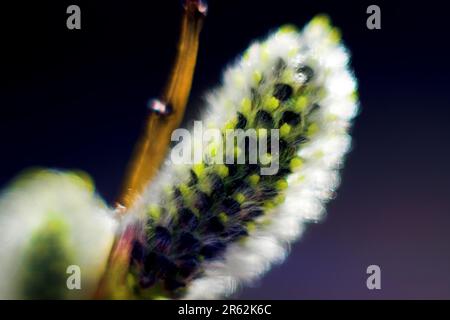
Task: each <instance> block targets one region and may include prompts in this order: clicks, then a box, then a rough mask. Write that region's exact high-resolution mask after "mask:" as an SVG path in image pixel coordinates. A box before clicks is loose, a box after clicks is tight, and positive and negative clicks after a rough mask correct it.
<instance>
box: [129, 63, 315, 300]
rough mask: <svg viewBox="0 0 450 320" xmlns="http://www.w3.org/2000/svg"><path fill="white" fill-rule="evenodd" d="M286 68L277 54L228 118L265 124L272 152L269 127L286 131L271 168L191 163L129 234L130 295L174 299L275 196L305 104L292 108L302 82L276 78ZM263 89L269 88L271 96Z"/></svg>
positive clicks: (300, 130) (301, 129)
mask: <svg viewBox="0 0 450 320" xmlns="http://www.w3.org/2000/svg"><path fill="white" fill-rule="evenodd" d="M285 69H286V62H285V61H284V60H282V59H279V60H278V61H277V62H276V63H275V65H274V67H273V68H272V69H271V70H272V71H271V72H272V74H271V75H264V77H263V78H264V79H265V80H263V81H261V82H260V83H259V84H256V85H255V86H254V87H253V88H252V89H251V95H250V102H251V108H250V110H247V111H246V112H238V113H237V114H236V121H235V122H234V128H235V129H246V128H253V129H257V130H258V129H268V131H266V132H267V136H266V137H264V138H268V144H269V149H268V153H269V155H272V156H274V155H273V154H271V152H272V150H271V148H270V129H280V132H283V129H284V131H285V132H288V134H284V135H282V136H281V137H280V139H279V153H278V155H277V156H278V159H279V160H278V161H279V162H278V165H279V170H278V172H277V173H276V174H274V175H261V174H260V169H261V167H262V164H261V163H259V162H258V163H256V164H250V163H248V159H249V158H248V157H246V163H245V164H237V161H234V163H232V164H227V163H225V162H224V163H225V164H204V165H202V166H200V168H198V167H195V166H194V167H193V168H192V169H191V170H190V173H189V175H188V178H187V179H186V181H185V183H183V184H180V185H177V186H175V187H174V188H172V190H171V191H170V192H168V193H166V194H164V195H163V201H161V203H164V204H166V205H164V206H161V207H156V208H152V209H151V210H150V209H149V218H148V221H147V228H145V230H146V231H143V234H142V236H141V237H140V238H139V239H136V241H135V243H134V245H133V248H132V256H131V261H130V267H131V270H132V273H133V274H134V275H135V276H136V278H137V279H138V280H137V281H136V283H137V285H135V287H134V289H135V291H136V293H137V294H140V295H143V296H145V297H157V296H159V295H162V296H166V297H167V296H168V297H172V298H176V297H179V296H180V295H182V294H183V292H184V288H185V287H186V285H187V284H188V283H189V282H190V281H192V280H193V279H195V278H196V277H198V276H200V275H201V274H202V271H203V268H202V266H203V264H204V263H205V262H208V261H213V260H214V259H221V258H222V256H223V253H224V252H225V249H226V248H227V246H228V245H229V244H230V243H232V242H235V241H245V238H246V237H247V236H248V235H249V233H251V230H252V228H253V226H254V225H255V222H256V223H257V222H258V221H259V220H258V219H262V218H264V214H265V212H266V211H267V210H268V209H269V208H271V207H273V206H275V205H277V204H278V203H280V201H282V197H283V190H284V188H285V187H286V185H287V182H286V177H287V176H288V175H289V174H290V173H291V172H292V161H293V159H294V158H295V157H296V153H297V151H298V149H299V146H300V144H301V143H303V142H304V141H305V140H306V133H305V132H306V126H307V124H305V119H304V114H303V111H302V110H306V108H305V109H301V110H299V109H298V108H297V109H296V108H295V107H294V106H295V104H296V101H297V100H298V99H299V98H300V97H301V96H302V95H304V94H305V92H307V90H308V88H307V85H306V84H305V83H303V84H301V87H299V86H297V87H296V86H295V84H293V83H285V82H281V81H279V79H280V78H281V76H282V74H283V72H284V71H285ZM296 72H299V73H301V74H302V75H303V77H304V79H306V80H307V81H306V82H307V83H309V82H310V81H311V80H312V78H313V77H314V71H313V69H312V68H311V67H309V66H306V65H302V66H300V67H299V68H298V69H297V70H296ZM267 79H273V80H267ZM268 88H271V89H270V90H268ZM263 92H270V93H271V94H270V97H267V96H264V95H263ZM268 99H272V100H271V101H270V102H271V103H272V105H273V103H274V101H273V99H276V107H275V108H267V107H266V104H267V101H268ZM286 126H287V127H286ZM223 135H225V133H223ZM256 139H257V140H258V139H260V137H259V136H257V137H256ZM250 142H251V141H250V138H246V139H244V141H241V142H236V146H238V147H240V148H241V149H243V150H246V151H248V148H244V147H248V146H249V145H250ZM256 142H258V141H256ZM224 150H225V147H224ZM246 155H247V154H246ZM235 160H236V159H235ZM150 211H151V212H150ZM162 217H164V219H163V218H162Z"/></svg>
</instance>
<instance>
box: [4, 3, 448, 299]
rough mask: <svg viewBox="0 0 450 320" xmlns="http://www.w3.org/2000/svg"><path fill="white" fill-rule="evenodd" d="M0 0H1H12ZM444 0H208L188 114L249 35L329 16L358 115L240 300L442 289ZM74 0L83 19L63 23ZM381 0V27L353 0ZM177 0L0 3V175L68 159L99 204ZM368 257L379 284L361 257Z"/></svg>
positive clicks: (162, 66) (132, 137) (121, 159)
mask: <svg viewBox="0 0 450 320" xmlns="http://www.w3.org/2000/svg"><path fill="white" fill-rule="evenodd" d="M10 2H12V1H10ZM443 3H444V2H442V1H426V2H425V3H421V5H418V4H413V2H409V1H332V0H329V1H322V0H314V1H313V0H308V1H307V0H292V1H286V0H277V1H261V0H259V1H256V0H255V1H249V0H246V1H238V0H226V1H224V0H222V1H221V0H215V1H214V0H211V1H209V15H208V17H207V20H206V22H205V26H204V30H203V32H202V36H201V45H200V53H199V60H198V65H197V70H196V74H195V78H194V86H193V90H192V94H191V102H190V105H189V110H188V113H187V117H186V121H185V123H186V124H189V122H190V121H192V120H193V119H195V118H196V117H198V115H199V114H200V113H201V110H202V109H201V108H202V107H201V106H202V104H203V101H204V100H203V98H204V93H205V92H206V91H207V89H208V88H212V87H214V86H216V85H218V84H219V83H220V81H221V73H222V71H223V70H224V68H225V67H226V66H227V64H229V63H231V62H232V61H233V60H234V59H235V58H236V57H237V56H238V55H239V54H240V53H241V52H242V51H243V50H244V49H245V48H246V47H247V46H248V45H249V43H250V42H251V41H252V40H254V39H255V38H260V37H263V36H265V35H267V33H268V32H269V31H271V30H274V29H275V28H276V27H278V26H280V25H282V24H286V23H291V24H295V25H298V26H303V25H304V24H305V23H306V22H307V21H308V20H309V19H311V18H312V17H313V16H314V15H315V14H317V13H327V14H329V16H330V17H331V19H332V20H333V22H334V24H336V25H337V26H338V27H340V28H341V30H342V33H343V38H344V41H345V43H346V44H347V46H348V47H349V48H350V50H351V52H352V54H353V61H352V66H353V68H354V69H355V72H356V76H357V78H358V79H359V84H360V96H361V104H362V112H361V114H360V115H359V117H358V118H357V121H356V124H355V127H354V129H353V137H354V140H353V141H354V143H353V150H352V152H351V153H350V155H349V157H348V159H347V162H346V166H345V169H344V171H343V176H342V185H341V187H340V188H339V190H338V194H337V198H336V199H335V200H334V201H332V202H331V203H330V204H329V205H328V214H327V216H326V217H325V219H324V220H323V221H321V222H320V223H318V224H314V225H310V226H309V227H308V228H307V231H306V233H305V234H304V236H303V238H302V239H301V241H299V242H298V243H297V244H295V245H293V246H292V248H291V254H290V255H289V256H288V258H287V260H286V261H285V262H284V263H283V264H282V265H280V266H276V267H274V268H273V269H272V270H271V271H270V272H269V273H268V274H266V275H265V276H264V277H263V278H262V279H261V280H260V281H259V282H257V283H255V284H254V286H253V287H250V288H245V289H243V290H241V291H240V292H239V293H238V294H236V295H235V296H234V297H235V298H247V299H382V298H385V299H417V298H424V299H431V298H437V299H450V169H449V166H450V149H449V140H450V129H449V122H450V109H449V108H450V95H449V92H448V91H449V90H450V86H449V82H450V81H449V71H450V67H449V63H448V59H449V56H450V55H449V54H450V52H449V51H450V50H449V47H450V45H449V41H448V38H449V36H448V33H449V29H450V28H449V26H450V22H449V19H448V17H447V15H448V14H449V13H448V12H450V11H448V10H446V9H447V8H445V7H444V4H443ZM71 4H77V5H79V6H80V7H81V24H82V29H81V30H79V31H77V30H75V31H71V30H68V29H67V28H66V19H67V14H66V8H67V7H68V6H69V5H71ZM371 4H377V5H378V6H380V7H381V23H382V29H381V30H368V29H367V27H366V19H367V17H368V14H366V9H367V7H368V6H369V5H371ZM180 14H181V7H180V1H178V0H167V1H166V0H165V1H135V0H134V1H133V0H130V1H114V2H112V1H103V0H102V1H99V0H95V1H92V0H91V1H80V0H78V1H77V0H73V1H65V0H64V1H63V0H58V1H48V0H41V1H20V2H14V4H12V3H3V2H2V5H1V7H0V41H1V43H0V52H1V58H0V155H1V158H0V159H1V160H0V161H1V162H0V163H1V165H0V187H1V188H3V187H4V186H5V185H6V184H7V183H8V182H9V181H10V180H11V179H12V178H13V177H14V176H16V175H17V174H18V173H19V172H20V171H21V170H23V169H25V168H28V167H30V166H40V167H55V168H63V169H82V170H84V171H86V172H88V173H89V174H90V175H91V176H92V177H93V178H94V180H95V183H96V186H97V189H98V192H99V194H101V195H102V196H103V197H104V198H105V199H107V201H109V202H110V203H113V202H114V199H115V197H116V196H117V195H118V192H119V189H120V185H121V181H122V178H123V174H124V171H125V167H126V164H127V161H128V160H129V157H130V155H131V152H132V149H133V146H134V143H135V141H136V139H137V137H138V136H139V133H140V131H141V129H142V127H143V120H144V119H145V116H146V103H147V101H148V99H149V98H152V97H155V96H158V95H159V93H160V91H161V89H162V87H163V85H164V83H165V81H166V79H167V77H168V72H169V70H170V67H171V63H172V61H173V58H174V55H175V50H176V41H177V39H178V29H179V20H180ZM372 264H376V265H379V266H380V267H381V286H382V289H381V290H373V291H370V290H368V289H367V287H366V279H367V276H368V275H367V274H366V268H367V267H368V266H369V265H372Z"/></svg>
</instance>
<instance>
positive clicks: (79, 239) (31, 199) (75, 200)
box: [0, 170, 117, 299]
mask: <svg viewBox="0 0 450 320" xmlns="http://www.w3.org/2000/svg"><path fill="white" fill-rule="evenodd" d="M112 214H113V212H112V211H111V210H110V209H108V208H107V207H106V205H105V204H104V203H103V201H102V200H101V199H99V198H98V197H97V196H96V195H95V194H94V192H93V186H92V185H91V183H90V182H88V180H86V179H85V178H81V177H80V176H79V175H77V174H74V173H63V172H58V171H49V170H45V171H38V172H35V173H29V174H26V175H24V176H22V177H21V178H19V180H17V181H16V182H15V183H14V184H13V185H12V186H10V187H9V188H8V189H5V190H4V191H3V193H2V194H1V197H0V231H1V232H0V299H22V298H23V296H22V295H21V291H20V287H21V285H23V283H21V282H22V277H23V275H24V273H26V272H33V270H25V269H24V268H26V267H27V266H26V265H24V264H23V259H24V256H25V255H26V254H27V252H28V250H35V249H34V248H30V245H31V244H32V242H31V241H32V239H33V238H32V237H33V235H34V234H35V232H36V231H39V230H42V228H45V227H46V223H48V222H49V218H50V219H58V220H60V221H62V222H63V223H64V225H65V226H66V227H67V234H65V236H66V237H67V240H68V242H69V248H68V250H70V255H71V256H72V257H73V258H72V259H71V263H73V264H75V265H78V266H79V267H80V269H81V290H74V291H71V290H67V296H66V298H88V297H90V296H92V294H93V292H94V290H95V289H96V286H97V284H98V281H99V279H100V277H101V275H102V273H103V271H104V268H105V266H106V261H107V258H108V255H109V252H110V250H111V247H112V244H113V241H114V237H115V229H116V225H117V223H116V221H115V220H114V219H113V217H112ZM33 245H34V246H35V247H36V248H38V247H39V244H33ZM36 250H37V249H36ZM49 263H51V262H50V261H49ZM36 271H37V272H36V276H39V270H36ZM61 272H65V270H61ZM67 276H69V275H67ZM61 285H62V286H64V285H65V284H64V283H63V284H61Z"/></svg>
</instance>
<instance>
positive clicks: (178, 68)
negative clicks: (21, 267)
mask: <svg viewBox="0 0 450 320" xmlns="http://www.w3.org/2000/svg"><path fill="white" fill-rule="evenodd" d="M202 4H203V3H202V2H201V1H196V0H186V1H185V6H184V9H185V10H184V13H183V18H182V23H181V35H180V39H179V43H178V52H177V56H176V59H175V63H174V66H173V69H172V72H171V75H170V77H169V80H168V83H167V85H166V88H165V90H164V92H163V94H162V96H161V101H162V102H163V103H165V104H166V105H170V106H171V107H172V112H171V113H170V114H168V115H165V114H157V113H150V115H149V116H148V119H147V122H146V127H145V131H144V133H143V135H142V137H141V138H140V139H139V141H138V144H137V146H136V148H135V151H134V154H133V157H132V160H131V162H130V165H129V169H128V172H127V174H126V179H125V184H124V187H123V191H122V193H121V195H120V197H119V199H118V206H117V207H118V211H120V212H121V214H125V213H126V210H127V208H129V207H131V206H132V205H133V202H134V201H135V200H136V199H137V198H138V197H139V195H140V194H141V193H142V191H143V190H144V188H145V186H147V185H148V184H149V182H150V181H151V179H152V178H153V177H154V175H155V174H156V172H157V171H158V169H159V167H160V166H161V163H162V162H163V160H164V158H165V156H166V153H167V150H168V147H169V143H170V136H171V134H172V132H173V130H174V129H176V128H177V127H178V126H179V125H180V123H181V121H182V119H183V115H184V111H185V108H186V104H187V101H188V98H189V92H190V90H191V85H192V79H193V75H194V69H195V64H196V61H197V53H198V45H199V35H200V30H201V28H202V24H203V18H204V16H205V13H206V12H205V11H204V10H206V8H205V7H202V6H201V5H202ZM119 209H120V210H119ZM135 233H136V230H135V228H134V227H133V226H128V227H127V228H126V229H125V230H124V232H123V233H122V234H121V235H120V236H119V237H118V239H117V240H116V242H115V244H114V246H113V249H112V250H111V254H110V257H109V261H108V264H107V267H106V270H105V274H104V276H103V278H102V279H101V281H100V284H99V286H98V289H97V292H96V294H95V297H96V298H97V299H104V298H129V296H128V295H129V293H128V292H127V286H126V281H127V280H126V277H127V273H128V262H129V257H130V252H131V246H132V243H133V239H134V237H135Z"/></svg>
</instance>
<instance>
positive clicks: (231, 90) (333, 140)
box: [131, 16, 358, 299]
mask: <svg viewBox="0 0 450 320" xmlns="http://www.w3.org/2000/svg"><path fill="white" fill-rule="evenodd" d="M336 32H337V31H336V30H335V29H334V28H332V27H331V26H330V25H329V22H328V20H327V18H325V17H322V16H320V17H317V18H315V19H314V20H313V21H312V22H311V23H309V24H308V25H307V26H306V27H305V28H304V30H303V31H302V32H301V33H299V32H295V31H290V32H287V31H285V30H284V31H278V32H275V33H274V34H273V35H271V36H269V38H268V39H267V40H265V41H263V42H259V43H254V44H253V45H252V46H251V47H250V48H249V50H248V51H247V53H246V55H245V58H242V59H240V60H239V61H238V62H237V63H236V64H235V65H234V66H232V67H230V68H229V69H227V70H226V72H225V75H224V83H223V86H222V87H221V88H220V89H219V90H217V91H214V92H213V93H212V94H211V95H209V96H208V108H207V111H206V112H207V115H206V117H205V118H204V119H203V121H204V123H205V124H206V125H207V126H210V127H215V128H222V127H223V125H224V123H225V122H226V121H228V120H230V119H231V118H232V117H234V116H235V115H236V112H237V111H238V110H239V107H240V102H241V101H242V99H243V98H245V97H249V96H250V88H251V84H252V75H253V74H254V72H255V71H258V70H259V71H261V70H262V71H263V72H264V71H267V69H268V68H272V67H273V65H274V62H275V61H276V60H277V59H278V58H280V57H281V58H283V60H285V61H287V62H288V68H292V69H294V68H296V67H298V65H299V64H300V63H304V64H308V65H310V66H311V67H312V68H313V69H314V71H315V77H314V80H313V83H312V85H313V86H316V87H317V88H322V89H323V92H324V95H322V96H320V97H309V98H311V99H312V100H313V101H314V100H315V102H317V103H319V104H320V106H321V108H320V109H319V111H318V112H315V113H314V119H312V120H314V122H315V123H316V124H317V125H318V132H317V133H316V134H315V135H313V136H312V137H311V139H310V141H309V142H308V143H306V144H305V145H303V146H302V147H301V150H300V151H299V153H298V155H299V156H300V157H301V158H302V159H303V161H304V165H303V166H302V167H301V169H300V170H299V171H298V172H295V173H293V174H291V175H290V176H289V177H288V183H289V187H288V189H287V192H286V200H285V202H284V203H283V204H281V205H280V206H279V207H277V208H275V209H273V210H272V211H270V212H267V213H266V214H265V216H264V217H261V221H263V222H265V223H259V224H257V227H256V229H255V230H254V231H252V232H251V233H250V235H249V237H248V238H246V239H245V241H239V242H236V243H233V244H231V245H230V246H229V247H228V248H227V249H226V252H225V255H224V258H223V259H217V260H214V261H211V262H206V263H205V265H204V274H203V276H201V277H199V278H198V279H195V280H194V281H193V282H192V283H190V284H189V287H188V290H187V293H186V295H185V297H184V298H186V299H214V298H221V297H224V296H227V295H230V294H232V293H233V292H234V291H235V290H236V289H237V288H238V287H239V286H240V285H242V284H245V283H249V282H251V281H254V280H255V279H257V278H258V277H260V276H261V275H262V274H263V273H264V272H266V271H267V270H268V269H269V268H270V266H271V265H272V264H273V263H276V262H281V261H283V259H284V258H285V256H286V253H287V250H288V248H289V244H290V243H291V242H292V241H294V240H296V239H297V238H298V237H299V236H300V235H301V233H302V231H303V229H304V227H305V224H306V223H307V222H308V221H317V220H319V219H320V218H321V216H322V214H323V212H324V204H325V203H326V202H327V201H328V200H330V199H331V198H332V197H333V196H334V192H335V190H336V188H337V186H338V185H339V174H338V170H339V169H340V168H341V166H342V164H343V157H344V155H345V154H346V153H347V151H348V150H349V147H350V143H351V138H350V136H349V134H348V129H349V127H350V125H351V121H352V119H353V118H354V116H355V115H356V114H357V111H358V101H357V97H356V94H355V92H356V90H357V83H356V80H355V78H354V76H353V74H352V73H351V71H350V70H349V67H348V63H349V54H348V52H347V50H346V48H345V47H344V46H343V45H342V44H341V43H340V40H339V37H337V34H336ZM299 81H301V79H300V80H299ZM310 120H311V119H310ZM187 172H188V171H187V170H186V168H180V167H175V166H172V165H171V164H170V162H168V163H167V164H166V165H165V166H164V168H163V169H162V170H161V172H160V174H159V176H158V177H157V178H156V179H155V180H154V181H153V182H152V184H151V186H150V187H149V188H148V189H147V190H146V192H145V193H144V195H143V196H142V198H141V199H140V200H139V202H138V204H137V205H136V206H135V207H134V208H132V209H131V211H133V212H134V217H142V216H144V215H145V209H146V208H147V206H148V205H149V204H151V203H159V199H158V190H160V189H161V188H162V187H163V186H165V185H171V184H172V185H173V184H175V185H176V184H178V183H179V182H181V181H182V180H183V179H185V177H186V175H187ZM159 204H160V205H164V204H162V203H159ZM268 221H269V222H270V223H267V222H268Z"/></svg>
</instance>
